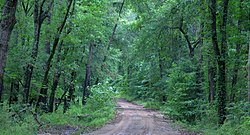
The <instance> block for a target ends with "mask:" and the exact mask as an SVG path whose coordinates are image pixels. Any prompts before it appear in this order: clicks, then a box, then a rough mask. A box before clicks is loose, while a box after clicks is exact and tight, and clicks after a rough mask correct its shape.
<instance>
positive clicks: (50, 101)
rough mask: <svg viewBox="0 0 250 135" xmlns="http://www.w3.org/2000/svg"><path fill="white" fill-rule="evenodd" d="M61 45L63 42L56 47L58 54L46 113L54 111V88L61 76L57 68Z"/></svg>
mask: <svg viewBox="0 0 250 135" xmlns="http://www.w3.org/2000/svg"><path fill="white" fill-rule="evenodd" d="M62 45H63V42H61V43H60V45H59V47H58V54H57V60H56V63H57V64H56V69H55V74H54V79H53V84H52V87H51V93H50V98H49V107H48V109H49V110H48V111H49V112H53V109H54V101H55V94H56V88H57V86H58V83H59V79H60V76H61V69H60V67H59V64H58V63H59V62H60V59H61V49H62Z"/></svg>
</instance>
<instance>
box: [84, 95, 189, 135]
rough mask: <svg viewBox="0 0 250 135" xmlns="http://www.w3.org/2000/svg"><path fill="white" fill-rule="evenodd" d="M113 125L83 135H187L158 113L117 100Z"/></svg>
mask: <svg viewBox="0 0 250 135" xmlns="http://www.w3.org/2000/svg"><path fill="white" fill-rule="evenodd" d="M117 106H118V112H117V118H116V120H115V121H114V122H113V123H110V124H107V125H105V126H104V127H102V128H100V129H98V130H96V131H94V132H92V133H88V134H84V135H187V133H183V132H181V131H179V130H178V129H177V128H174V127H173V126H172V125H171V122H170V121H168V120H166V119H164V117H163V115H162V114H160V113H159V112H156V111H153V110H149V109H145V108H143V106H140V105H135V104H133V103H129V102H127V101H125V100H122V99H119V100H118V101H117Z"/></svg>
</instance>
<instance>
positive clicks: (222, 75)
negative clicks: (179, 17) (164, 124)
mask: <svg viewBox="0 0 250 135" xmlns="http://www.w3.org/2000/svg"><path fill="white" fill-rule="evenodd" d="M211 1H212V3H211V7H210V9H211V15H212V18H211V19H212V24H211V25H212V42H213V47H214V52H215V55H216V57H217V63H218V76H219V78H218V116H219V124H223V123H224V121H225V119H226V60H225V59H226V45H227V39H226V36H227V33H226V25H227V12H228V0H224V2H223V15H222V26H221V34H222V40H221V51H220V49H219V46H218V40H217V32H216V29H217V28H216V27H217V26H216V10H217V9H216V8H217V2H216V0H211Z"/></svg>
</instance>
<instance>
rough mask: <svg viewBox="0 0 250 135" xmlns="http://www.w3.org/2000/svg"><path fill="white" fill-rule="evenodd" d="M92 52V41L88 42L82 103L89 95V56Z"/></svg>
mask: <svg viewBox="0 0 250 135" xmlns="http://www.w3.org/2000/svg"><path fill="white" fill-rule="evenodd" d="M92 53H93V43H90V44H89V55H88V59H87V62H86V74H85V80H84V84H83V96H82V104H83V105H85V104H86V98H87V97H88V96H89V91H88V86H90V77H91V75H90V73H91V58H92V55H93V54H92Z"/></svg>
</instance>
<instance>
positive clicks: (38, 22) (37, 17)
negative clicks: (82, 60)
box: [23, 0, 53, 103]
mask: <svg viewBox="0 0 250 135" xmlns="http://www.w3.org/2000/svg"><path fill="white" fill-rule="evenodd" d="M45 1H46V0H43V1H42V3H41V4H39V0H35V1H34V14H33V16H34V27H35V29H34V43H33V48H32V54H31V59H32V62H31V63H29V64H28V65H27V67H26V70H25V74H24V93H23V94H24V95H23V99H24V103H28V102H29V92H30V83H31V78H32V74H33V69H34V64H35V62H36V59H37V55H38V47H39V41H40V33H41V27H42V23H43V21H44V19H45V18H46V17H47V15H48V13H49V10H50V8H51V6H52V4H53V0H52V1H51V2H50V4H49V6H48V10H47V11H43V4H44V3H45Z"/></svg>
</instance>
